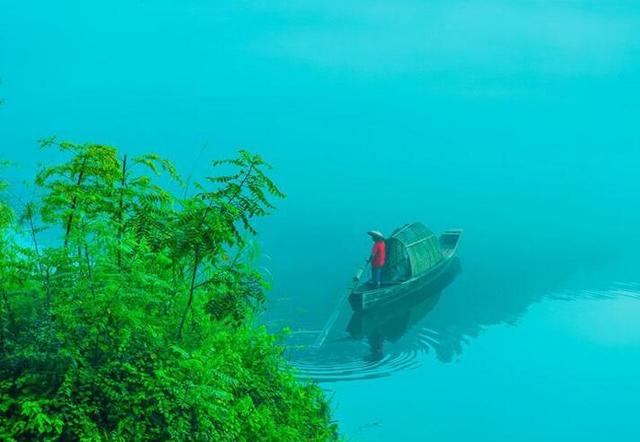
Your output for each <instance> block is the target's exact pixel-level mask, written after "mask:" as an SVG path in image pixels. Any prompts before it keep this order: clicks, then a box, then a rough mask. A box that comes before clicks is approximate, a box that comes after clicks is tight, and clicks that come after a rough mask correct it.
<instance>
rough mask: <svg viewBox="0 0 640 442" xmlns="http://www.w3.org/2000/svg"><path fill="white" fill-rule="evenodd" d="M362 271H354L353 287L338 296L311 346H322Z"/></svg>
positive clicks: (316, 347) (356, 284)
mask: <svg viewBox="0 0 640 442" xmlns="http://www.w3.org/2000/svg"><path fill="white" fill-rule="evenodd" d="M368 262H369V260H368V259H367V260H366V261H365V265H364V266H366V265H367V264H368ZM364 266H363V267H364ZM363 273H364V270H363V269H358V270H357V271H356V274H355V275H354V276H353V287H351V288H350V289H347V290H345V293H344V295H343V296H342V298H340V301H339V302H338V304H337V305H336V308H335V309H334V310H333V313H332V314H331V316H329V319H328V320H327V323H326V324H325V325H324V327H323V328H322V330H321V331H320V334H319V335H318V337H317V338H316V341H315V342H314V343H313V345H312V346H311V347H313V348H315V349H318V348H320V347H322V344H324V341H325V339H327V335H329V332H330V331H331V329H332V328H333V324H335V322H336V320H337V319H338V315H339V314H340V310H341V309H342V304H344V302H345V301H346V300H347V298H348V297H349V295H351V293H353V291H354V290H355V289H356V287H358V282H360V278H361V277H362V274H363Z"/></svg>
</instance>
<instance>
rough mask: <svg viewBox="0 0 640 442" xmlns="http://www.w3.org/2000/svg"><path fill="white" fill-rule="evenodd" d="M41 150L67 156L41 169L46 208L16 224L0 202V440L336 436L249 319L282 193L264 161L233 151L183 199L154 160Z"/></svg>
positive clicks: (309, 392) (98, 149) (95, 149)
mask: <svg viewBox="0 0 640 442" xmlns="http://www.w3.org/2000/svg"><path fill="white" fill-rule="evenodd" d="M43 144H44V145H45V146H52V147H53V148H57V149H59V150H60V151H61V152H62V153H63V154H64V155H65V156H66V158H67V160H66V161H65V162H63V163H61V164H59V165H55V166H52V167H47V168H45V169H43V170H41V171H40V172H39V173H38V174H37V176H36V184H37V185H38V186H39V188H40V189H41V191H42V197H41V199H40V200H39V201H35V202H33V203H30V204H29V205H27V206H26V207H25V208H24V210H23V211H22V213H21V216H19V217H16V216H14V215H13V212H12V211H11V209H10V208H9V207H8V206H7V205H6V204H4V203H3V202H2V201H1V200H0V439H2V440H15V441H17V440H34V439H38V440H96V441H98V440H123V441H124V440H127V441H128V440H198V441H207V440H211V441H259V440H277V441H302V440H304V441H307V440H308V441H313V440H318V441H320V440H332V439H335V437H336V429H335V426H334V425H333V424H332V423H331V422H330V413H329V409H328V407H327V403H326V401H325V399H324V397H323V394H322V392H321V390H320V389H319V388H318V387H316V386H313V385H302V384H300V383H298V382H297V381H295V379H294V378H293V375H292V373H291V371H290V369H288V368H287V367H286V365H285V364H284V363H283V359H282V354H281V349H280V348H279V347H278V346H277V345H276V342H275V338H274V337H273V336H271V335H269V334H268V333H267V332H266V331H265V330H264V329H263V328H260V327H256V326H255V325H254V324H253V323H252V317H253V315H254V313H255V312H256V311H257V310H258V309H259V308H260V307H261V304H262V301H263V300H264V290H265V289H266V288H267V286H266V284H265V282H264V280H263V278H262V277H261V275H260V274H259V273H258V272H257V271H256V270H255V269H254V267H253V266H252V263H251V261H250V259H248V258H247V256H248V254H249V252H250V248H251V243H250V241H248V238H250V236H251V235H253V234H255V228H254V224H253V223H254V221H255V219H256V218H257V217H261V216H265V215H267V214H268V213H269V211H270V210H272V209H273V207H274V206H273V202H272V200H273V199H274V198H281V197H283V196H284V195H283V194H282V193H281V192H280V190H279V189H278V188H277V187H276V185H275V184H274V183H273V182H272V181H271V180H270V179H269V178H268V176H267V174H266V171H268V169H269V166H268V164H266V163H265V162H264V161H263V160H262V158H260V157H259V156H257V155H253V154H250V153H248V152H245V151H241V152H240V153H239V156H238V157H237V158H235V159H231V160H226V161H217V162H215V163H214V169H215V170H220V171H221V172H223V173H221V174H218V175H216V176H212V177H209V178H207V183H208V185H206V186H205V185H202V184H196V185H195V186H194V189H195V192H194V194H193V195H192V196H188V197H179V196H176V195H175V194H174V193H172V192H170V191H168V190H167V188H171V187H173V188H176V187H179V185H181V184H182V180H181V179H180V177H179V175H178V173H177V171H176V170H175V168H174V167H173V166H172V165H171V163H169V162H168V161H166V160H164V159H162V158H159V157H158V156H155V155H145V156H141V157H136V158H128V157H126V156H123V157H120V156H118V152H117V151H116V149H114V148H112V147H109V146H103V145H96V144H81V145H79V144H73V143H58V142H56V141H55V140H54V139H51V140H46V141H45V142H44V143H43ZM163 184H164V185H163ZM2 188H3V185H1V184H0V190H1V189H2Z"/></svg>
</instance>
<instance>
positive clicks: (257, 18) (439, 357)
mask: <svg viewBox="0 0 640 442" xmlns="http://www.w3.org/2000/svg"><path fill="white" fill-rule="evenodd" d="M639 54H640V4H639V3H637V2H633V1H624V0H614V1H611V2H605V3H603V2H593V1H587V0H575V1H551V0H547V1H543V0H527V1H521V2H513V1H510V2H509V1H506V0H490V1H479V0H477V1H476V0H472V1H458V0H454V1H446V2H445V1H434V2H419V1H415V0H403V1H399V2H379V1H340V2H339V1H328V2H322V4H321V5H320V4H319V5H310V4H306V3H304V2H295V1H294V2H290V1H289V2H283V1H271V2H229V3H228V4H225V3H224V2H211V1H204V0H198V1H196V0H193V1H191V0H190V1H185V2H176V1H169V0H164V1H154V2H147V1H138V2H131V1H111V2H91V3H87V2H80V1H70V2H65V3H64V7H63V6H62V5H60V4H53V3H50V2H30V3H29V4H26V3H24V2H17V1H13V0H9V1H4V2H3V4H2V13H1V14H0V79H1V80H2V84H0V97H1V98H2V100H3V105H2V106H0V153H1V154H0V157H2V158H5V159H9V160H11V161H14V162H15V163H16V164H18V166H17V167H15V168H12V169H10V170H9V171H8V172H7V173H8V174H9V179H10V181H11V183H12V185H13V191H12V192H13V193H12V195H11V198H12V199H13V201H14V203H15V204H16V205H19V204H21V203H22V202H23V201H24V200H25V198H28V196H29V193H30V192H32V190H30V189H28V188H25V187H24V186H22V185H21V182H22V181H23V180H24V179H26V178H27V177H30V176H32V171H33V170H34V169H35V167H36V163H37V162H38V161H42V162H50V161H53V160H55V155H54V154H52V153H51V152H47V151H41V150H39V148H38V147H37V143H36V141H37V140H38V139H40V138H44V137H46V136H50V135H58V136H59V137H60V138H61V139H68V140H71V141H76V142H83V141H95V142H100V143H106V144H112V145H116V146H118V147H120V148H121V149H122V150H123V151H125V152H128V153H129V154H138V153H142V152H147V151H154V152H157V153H160V154H161V155H163V156H165V157H167V158H169V159H171V160H172V161H174V162H175V163H176V165H177V166H178V168H179V169H180V170H181V171H182V172H183V173H184V174H185V175H188V174H193V175H194V177H201V176H203V175H204V174H206V173H208V172H209V171H210V168H209V163H208V160H209V159H213V158H221V157H227V156H230V155H232V154H233V152H234V151H235V150H237V149H238V148H247V149H249V150H252V151H255V152H258V153H260V154H261V155H263V156H264V157H265V158H266V159H267V160H268V161H269V162H270V163H271V164H273V166H274V170H273V178H274V179H275V181H276V182H277V183H278V184H279V185H280V186H281V187H282V189H283V190H284V191H285V192H286V193H287V195H288V198H287V199H286V200H285V201H283V202H282V203H280V204H279V207H278V210H277V211H276V212H275V213H274V215H273V216H272V217H270V218H268V219H265V220H263V221H261V222H260V225H259V228H260V229H259V230H260V237H259V242H260V246H261V250H262V253H263V258H262V260H261V265H263V266H264V268H265V271H266V272H267V271H268V273H269V275H270V278H271V280H272V283H273V290H272V292H271V293H270V298H269V302H268V308H267V311H266V312H265V314H264V315H263V317H262V318H261V320H263V321H264V322H265V323H266V324H267V325H268V326H269V328H270V329H272V330H279V329H280V328H282V327H284V326H288V327H290V328H291V329H292V334H291V335H290V337H289V340H288V341H287V342H286V344H287V346H288V349H287V354H288V355H289V357H290V360H291V362H292V364H293V365H294V366H295V367H297V369H298V375H299V376H300V377H301V378H305V379H313V380H316V381H318V382H320V383H321V385H322V386H323V388H326V389H327V390H329V391H330V392H331V394H332V395H333V402H334V405H335V410H336V417H337V419H338V420H339V422H340V425H341V428H342V429H343V430H344V431H345V433H346V435H347V437H349V440H356V441H357V440H363V441H376V440H380V441H387V440H389V441H390V440H410V441H413V440H443V441H445V440H446V441H449V440H452V441H454V440H493V441H507V440H532V441H533V440H535V441H543V440H544V441H549V440H575V439H578V438H581V439H582V440H588V441H599V440H615V439H618V440H635V439H636V438H638V437H639V436H640V434H639V430H638V428H637V425H636V424H635V422H634V418H635V417H634V415H633V412H634V410H635V409H636V408H637V406H636V404H637V397H638V395H639V394H640V381H638V380H637V379H636V377H635V372H636V371H637V370H636V367H637V366H638V364H639V363H640V321H638V320H637V318H638V317H640V302H639V299H638V298H639V296H638V294H639V293H640V271H639V270H638V269H639V268H640V267H639V266H638V263H639V262H640V260H639V258H640V252H638V247H639V246H640V238H639V237H638V235H637V234H635V232H636V226H637V225H638V224H639V223H640V206H639V205H638V195H640V180H638V178H637V176H638V167H639V165H640V136H639V133H638V130H637V117H638V103H640V57H638V55H639ZM3 173H4V172H3ZM411 221H421V222H424V223H425V224H426V225H428V226H429V227H430V228H432V229H433V230H434V231H435V232H436V233H440V232H442V231H443V230H445V229H448V228H463V229H464V236H463V238H462V242H461V244H460V247H459V257H460V271H459V272H458V273H457V274H456V275H454V277H452V278H451V280H450V281H448V284H447V285H446V286H445V287H443V288H442V289H441V290H436V291H435V292H433V293H430V294H428V296H427V295H425V296H424V297H423V298H422V299H419V300H417V301H416V302H415V303H414V304H412V305H410V306H408V307H407V308H405V309H404V310H403V309H401V308H400V309H398V311H396V312H391V313H393V314H392V315H390V317H389V318H380V319H379V320H377V321H374V322H373V323H368V324H362V323H361V324H360V331H361V333H356V332H353V327H356V325H353V323H351V325H352V328H351V329H349V326H350V322H351V320H352V317H351V311H350V309H349V307H348V306H343V309H342V310H341V313H340V316H339V319H338V321H337V322H336V324H335V326H334V327H333V328H332V329H331V332H330V334H329V336H328V338H327V341H326V343H325V344H324V345H323V346H322V347H321V348H320V349H319V350H312V349H310V348H309V347H308V344H310V343H312V342H313V341H314V338H315V334H314V333H315V332H317V331H318V330H320V329H321V328H322V327H323V326H324V324H325V321H326V320H327V319H328V317H329V316H330V315H331V313H332V312H333V310H334V308H335V307H336V303H337V301H338V299H339V298H340V297H341V296H342V294H343V291H344V289H345V288H346V287H348V286H349V284H350V279H351V277H352V275H353V273H354V272H355V270H356V268H358V267H360V266H361V265H362V263H363V261H364V259H365V258H366V256H367V254H368V252H369V248H370V240H369V239H368V237H367V236H366V235H365V233H364V232H366V231H367V230H370V229H379V230H382V231H383V232H385V233H389V232H391V231H392V230H393V229H394V228H396V227H398V226H400V225H403V224H405V223H407V222H411ZM356 328H357V327H356ZM362 330H365V332H362Z"/></svg>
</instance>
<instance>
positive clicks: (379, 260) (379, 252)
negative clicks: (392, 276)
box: [371, 240, 387, 267]
mask: <svg viewBox="0 0 640 442" xmlns="http://www.w3.org/2000/svg"><path fill="white" fill-rule="evenodd" d="M371 255H372V256H373V258H372V259H371V266H373V267H382V266H384V261H385V259H386V256H387V247H386V244H385V243H384V241H383V240H380V241H376V242H375V244H373V249H371Z"/></svg>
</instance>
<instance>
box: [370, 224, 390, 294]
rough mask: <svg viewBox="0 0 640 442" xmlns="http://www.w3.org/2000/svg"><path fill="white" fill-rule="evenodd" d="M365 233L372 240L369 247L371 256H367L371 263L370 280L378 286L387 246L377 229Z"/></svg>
mask: <svg viewBox="0 0 640 442" xmlns="http://www.w3.org/2000/svg"><path fill="white" fill-rule="evenodd" d="M367 234H368V235H369V236H370V237H371V239H372V240H373V248H372V249H371V256H370V257H369V262H370V263H371V280H372V281H373V283H374V284H375V285H376V287H378V288H379V287H380V284H381V282H382V280H381V279H382V267H383V266H384V263H385V260H386V257H387V248H386V244H385V242H384V235H383V234H382V233H380V232H379V231H377V230H370V231H368V232H367Z"/></svg>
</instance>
